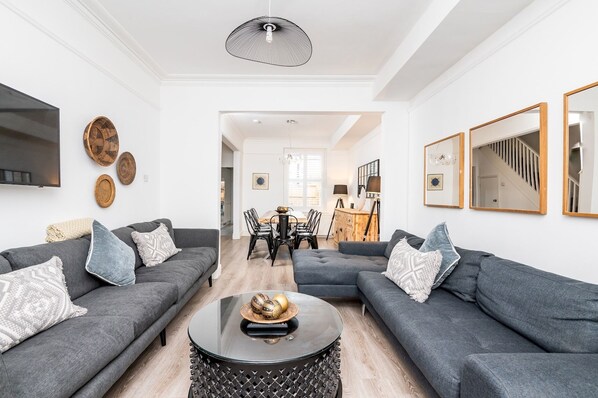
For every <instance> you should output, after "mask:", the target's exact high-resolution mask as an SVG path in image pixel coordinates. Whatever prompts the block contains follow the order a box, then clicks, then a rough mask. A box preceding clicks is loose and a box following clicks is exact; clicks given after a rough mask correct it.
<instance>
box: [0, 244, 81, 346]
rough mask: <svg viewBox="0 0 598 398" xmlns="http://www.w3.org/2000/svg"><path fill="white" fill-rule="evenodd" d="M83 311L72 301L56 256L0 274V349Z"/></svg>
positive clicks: (76, 315) (14, 344) (17, 342)
mask: <svg viewBox="0 0 598 398" xmlns="http://www.w3.org/2000/svg"><path fill="white" fill-rule="evenodd" d="M86 312H87V310H86V309H85V308H82V307H78V306H76V305H73V303H72V301H71V298H70V297H69V294H68V291H67V289H66V285H65V282H64V274H63V273H62V262H61V261H60V259H59V258H58V257H56V256H54V257H52V258H51V259H50V260H48V261H46V262H45V263H42V264H38V265H33V266H31V267H26V268H23V269H20V270H16V271H13V272H9V273H7V274H4V275H2V276H0V352H4V351H6V350H8V349H9V348H11V347H14V346H16V345H17V344H19V343H21V342H22V341H24V340H26V339H28V338H30V337H31V336H34V335H36V334H37V333H39V332H42V331H44V330H46V329H48V328H50V327H52V326H53V325H56V324H58V323H60V322H62V321H64V320H66V319H69V318H74V317H78V316H81V315H84V314H85V313H86Z"/></svg>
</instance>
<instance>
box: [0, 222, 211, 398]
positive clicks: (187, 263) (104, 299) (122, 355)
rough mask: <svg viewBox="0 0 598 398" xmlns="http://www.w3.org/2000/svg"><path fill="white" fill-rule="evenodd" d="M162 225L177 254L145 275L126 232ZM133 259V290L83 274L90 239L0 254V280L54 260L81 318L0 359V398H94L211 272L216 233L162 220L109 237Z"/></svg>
mask: <svg viewBox="0 0 598 398" xmlns="http://www.w3.org/2000/svg"><path fill="white" fill-rule="evenodd" d="M160 222H162V223H164V224H166V226H167V227H168V230H169V232H170V234H171V236H172V237H173V239H174V242H175V245H176V246H177V247H178V248H182V251H181V252H180V253H178V254H176V255H175V256H173V257H171V258H170V259H168V260H167V261H166V262H164V263H163V264H160V265H158V266H156V267H145V266H144V265H143V263H142V261H141V258H140V257H139V253H138V251H137V248H136V245H135V243H134V242H133V240H132V238H131V232H133V231H139V232H149V231H152V230H154V229H155V228H157V227H158V226H159V223H160ZM113 232H114V234H115V235H116V236H118V237H119V238H120V239H121V240H122V241H124V242H125V243H126V244H127V245H129V246H130V247H131V248H133V251H134V253H135V266H136V270H135V273H136V282H135V284H134V285H130V286H123V287H117V286H111V285H108V284H106V283H104V282H103V281H101V280H99V279H97V278H95V277H94V276H92V275H90V274H88V273H87V272H86V271H85V260H86V258H87V252H88V249H89V245H90V239H89V236H87V237H83V238H79V239H73V240H68V241H64V242H57V243H48V244H43V245H37V246H31V247H22V248H16V249H10V250H6V251H4V252H2V253H0V273H6V272H10V271H11V270H16V269H20V268H24V267H27V266H31V265H34V264H39V263H41V262H44V261H46V260H49V259H50V258H51V257H52V256H54V255H56V256H58V257H60V258H61V260H62V262H63V270H64V274H65V279H66V283H67V288H68V291H69V294H70V296H71V299H72V300H73V302H74V303H75V304H77V305H80V306H83V307H85V308H87V310H88V312H87V314H86V315H84V316H81V317H78V318H73V319H68V320H66V321H64V322H62V323H60V324H58V325H55V326H53V327H51V328H50V329H48V330H45V331H43V332H41V333H39V334H37V335H35V336H33V337H31V338H29V339H27V340H25V341H24V342H22V343H20V344H19V345H17V346H15V347H13V348H11V349H9V350H8V351H6V352H4V353H2V354H1V355H0V397H2V398H5V397H6V398H8V397H11V398H17V397H69V396H74V397H101V396H102V395H103V394H105V393H106V392H107V391H108V390H109V389H110V387H111V386H112V385H113V384H114V383H115V382H116V381H117V380H118V379H119V378H120V377H121V376H122V374H123V373H124V372H125V370H126V369H127V368H128V367H129V366H130V365H131V364H132V363H133V362H134V361H135V359H136V358H137V357H138V356H139V355H140V354H141V353H142V352H143V351H144V350H145V349H146V348H147V347H148V346H149V344H150V343H151V342H152V341H154V339H156V337H157V336H158V335H160V337H161V339H162V344H163V345H164V344H165V343H166V340H165V339H166V333H165V329H166V326H167V325H168V323H169V322H170V321H171V320H172V319H173V318H174V316H175V315H176V314H177V313H178V312H179V311H180V310H181V308H182V307H183V306H184V305H185V303H186V302H187V301H189V299H190V298H191V297H193V295H194V294H195V293H196V292H197V291H198V289H199V288H200V286H202V285H203V284H204V283H205V282H206V281H208V282H209V284H210V286H211V285H212V274H213V273H214V271H215V270H216V269H217V267H218V248H219V231H218V230H216V229H173V228H172V223H171V222H170V220H168V219H160V220H155V221H150V222H143V223H137V224H132V225H129V226H127V227H122V228H118V229H116V230H114V231H113Z"/></svg>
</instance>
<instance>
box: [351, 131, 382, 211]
mask: <svg viewBox="0 0 598 398" xmlns="http://www.w3.org/2000/svg"><path fill="white" fill-rule="evenodd" d="M381 155H382V128H381V126H378V127H376V128H375V129H373V130H372V131H371V132H370V133H369V134H368V135H366V136H365V137H363V138H362V139H361V140H359V141H358V142H357V143H356V144H355V145H353V146H352V147H351V149H350V150H349V159H350V166H349V175H348V181H347V184H348V185H349V198H348V202H347V203H345V207H349V204H350V203H354V204H355V208H357V207H358V206H357V205H358V203H359V199H360V198H358V197H357V194H358V192H357V188H358V186H357V185H358V184H357V168H358V167H359V166H363V165H364V164H366V163H369V162H372V161H374V160H376V159H380V157H381ZM382 163H383V161H382V159H380V167H382ZM385 182H386V181H385V178H384V176H382V185H383V184H384V183H385ZM371 206H372V204H371V202H370V199H367V200H366V202H365V206H364V208H363V210H364V211H369V210H370V208H371Z"/></svg>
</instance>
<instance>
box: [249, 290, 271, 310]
mask: <svg viewBox="0 0 598 398" xmlns="http://www.w3.org/2000/svg"><path fill="white" fill-rule="evenodd" d="M269 299H270V297H268V296H267V295H265V294H264V293H258V294H256V295H255V296H253V297H252V298H251V310H252V311H253V312H254V313H256V314H261V313H262V307H263V306H264V303H265V302H266V301H268V300H269Z"/></svg>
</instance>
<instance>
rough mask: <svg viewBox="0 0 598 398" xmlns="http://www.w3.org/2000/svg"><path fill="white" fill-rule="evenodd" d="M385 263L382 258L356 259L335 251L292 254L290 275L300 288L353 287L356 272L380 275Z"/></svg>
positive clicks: (296, 252)
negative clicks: (309, 286)
mask: <svg viewBox="0 0 598 398" xmlns="http://www.w3.org/2000/svg"><path fill="white" fill-rule="evenodd" d="M387 263H388V259H387V258H386V257H383V256H357V255H350V254H343V253H340V252H338V251H337V250H295V251H294V252H293V273H294V277H295V283H297V284H299V285H300V284H316V285H355V284H356V283H357V274H358V273H359V271H364V270H365V271H376V272H382V271H384V270H385V269H386V264H387Z"/></svg>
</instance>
